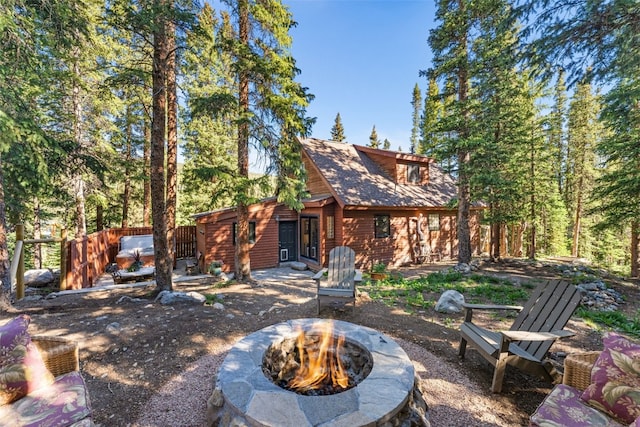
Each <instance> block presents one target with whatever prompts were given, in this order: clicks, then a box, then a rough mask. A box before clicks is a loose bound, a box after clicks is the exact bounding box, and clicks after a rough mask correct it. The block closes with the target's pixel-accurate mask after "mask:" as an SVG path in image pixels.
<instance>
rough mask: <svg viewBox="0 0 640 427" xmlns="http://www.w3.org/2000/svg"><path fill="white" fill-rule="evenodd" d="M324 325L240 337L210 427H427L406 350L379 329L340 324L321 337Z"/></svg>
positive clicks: (312, 322) (218, 384) (215, 397)
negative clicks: (318, 389)
mask: <svg viewBox="0 0 640 427" xmlns="http://www.w3.org/2000/svg"><path fill="white" fill-rule="evenodd" d="M325 323H328V321H326V320H321V319H298V320H292V321H289V322H285V323H279V324H276V325H273V326H269V327H267V328H264V329H262V330H260V331H258V332H255V333H253V334H251V335H248V336H246V337H245V338H243V339H242V340H240V341H239V342H238V343H237V344H236V345H235V346H234V347H233V348H232V349H231V351H229V354H228V355H227V357H226V358H225V360H224V362H223V363H222V365H221V366H220V370H219V371H218V375H217V378H216V380H215V389H214V391H213V393H212V395H211V397H210V398H209V401H208V402H207V408H208V413H207V419H208V423H209V425H211V426H232V425H233V426H277V427H289V426H290V427H302V426H332V427H341V426H344V427H357V426H364V425H366V426H420V427H428V426H429V421H428V419H427V405H426V403H425V401H424V399H423V398H422V390H421V388H420V381H419V379H418V378H417V377H416V376H415V372H414V369H413V365H412V364H411V361H410V360H409V358H408V357H407V355H406V353H405V352H404V350H402V348H401V347H400V346H399V345H398V344H396V343H395V342H394V341H393V340H392V339H391V338H389V337H387V336H385V335H383V334H381V333H380V332H378V331H375V330H373V329H370V328H366V327H363V326H358V325H354V324H351V323H347V322H342V321H334V322H330V323H332V324H333V328H334V329H333V332H331V333H329V334H324V333H322V334H319V333H318V332H317V331H318V327H319V325H321V324H323V326H324V324H325ZM301 331H302V332H303V333H302V334H301ZM301 336H302V338H301ZM327 336H328V337H329V338H328V339H327V340H325V337H327ZM330 341H333V343H330ZM312 359H313V360H312ZM318 366H320V368H318ZM341 370H342V371H345V372H346V373H347V375H346V377H347V379H346V383H345V382H344V378H343V379H340V376H341V375H340V374H339V371H341ZM308 373H312V374H313V375H311V377H313V378H312V379H310V377H309V376H308V375H307V374H308ZM318 373H319V374H318ZM343 373H344V372H343ZM329 377H331V379H329ZM333 377H337V381H336V384H337V385H334V378H333ZM274 381H275V382H274ZM292 382H293V383H297V384H294V386H292ZM276 383H278V384H285V388H282V387H280V386H279V385H276ZM312 383H320V384H321V386H320V390H321V391H317V390H315V389H311V388H310V387H311V384H312ZM327 384H330V385H327ZM315 386H316V385H314V387H315ZM289 389H295V390H296V392H294V391H290V390H289ZM310 390H314V391H310ZM305 393H306V394H305Z"/></svg>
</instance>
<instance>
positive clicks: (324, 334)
mask: <svg viewBox="0 0 640 427" xmlns="http://www.w3.org/2000/svg"><path fill="white" fill-rule="evenodd" d="M343 344H344V336H343V335H341V336H338V337H337V338H336V337H335V336H334V334H333V323H331V322H318V323H315V324H314V325H313V328H312V330H311V331H308V333H305V332H304V331H302V330H301V331H300V332H299V334H298V337H297V339H296V347H297V349H298V355H299V358H300V367H299V368H298V370H297V371H296V372H295V376H294V377H293V378H292V379H291V380H290V381H289V383H288V384H287V386H288V388H289V389H292V390H300V391H308V390H317V389H320V388H323V387H329V386H330V387H333V388H334V389H336V390H343V389H346V388H347V387H348V385H349V377H348V375H347V372H346V369H345V368H344V366H343V364H342V361H341V360H340V354H341V353H342V348H343Z"/></svg>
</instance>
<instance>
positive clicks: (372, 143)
mask: <svg viewBox="0 0 640 427" xmlns="http://www.w3.org/2000/svg"><path fill="white" fill-rule="evenodd" d="M369 147H371V148H380V140H379V139H378V132H376V125H373V129H371V135H369Z"/></svg>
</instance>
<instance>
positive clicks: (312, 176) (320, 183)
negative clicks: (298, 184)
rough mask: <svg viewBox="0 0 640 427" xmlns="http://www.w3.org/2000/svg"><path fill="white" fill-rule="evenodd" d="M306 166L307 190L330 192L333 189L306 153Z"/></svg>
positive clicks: (312, 192) (311, 191)
mask: <svg viewBox="0 0 640 427" xmlns="http://www.w3.org/2000/svg"><path fill="white" fill-rule="evenodd" d="M302 159H303V162H304V167H305V169H306V171H307V191H309V193H310V194H329V193H331V190H330V188H329V186H327V184H326V183H325V182H324V180H323V179H322V177H321V176H320V174H319V173H318V171H317V170H316V167H315V166H314V165H313V164H312V163H311V161H310V160H309V158H308V157H307V155H306V154H303V156H302Z"/></svg>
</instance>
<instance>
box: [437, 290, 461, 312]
mask: <svg viewBox="0 0 640 427" xmlns="http://www.w3.org/2000/svg"><path fill="white" fill-rule="evenodd" d="M462 304H464V295H462V294H461V293H460V292H458V291H454V290H448V291H444V292H443V293H442V295H441V296H440V299H438V302H437V303H436V307H435V310H436V311H437V312H438V313H449V314H451V313H460V312H461V311H462Z"/></svg>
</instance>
